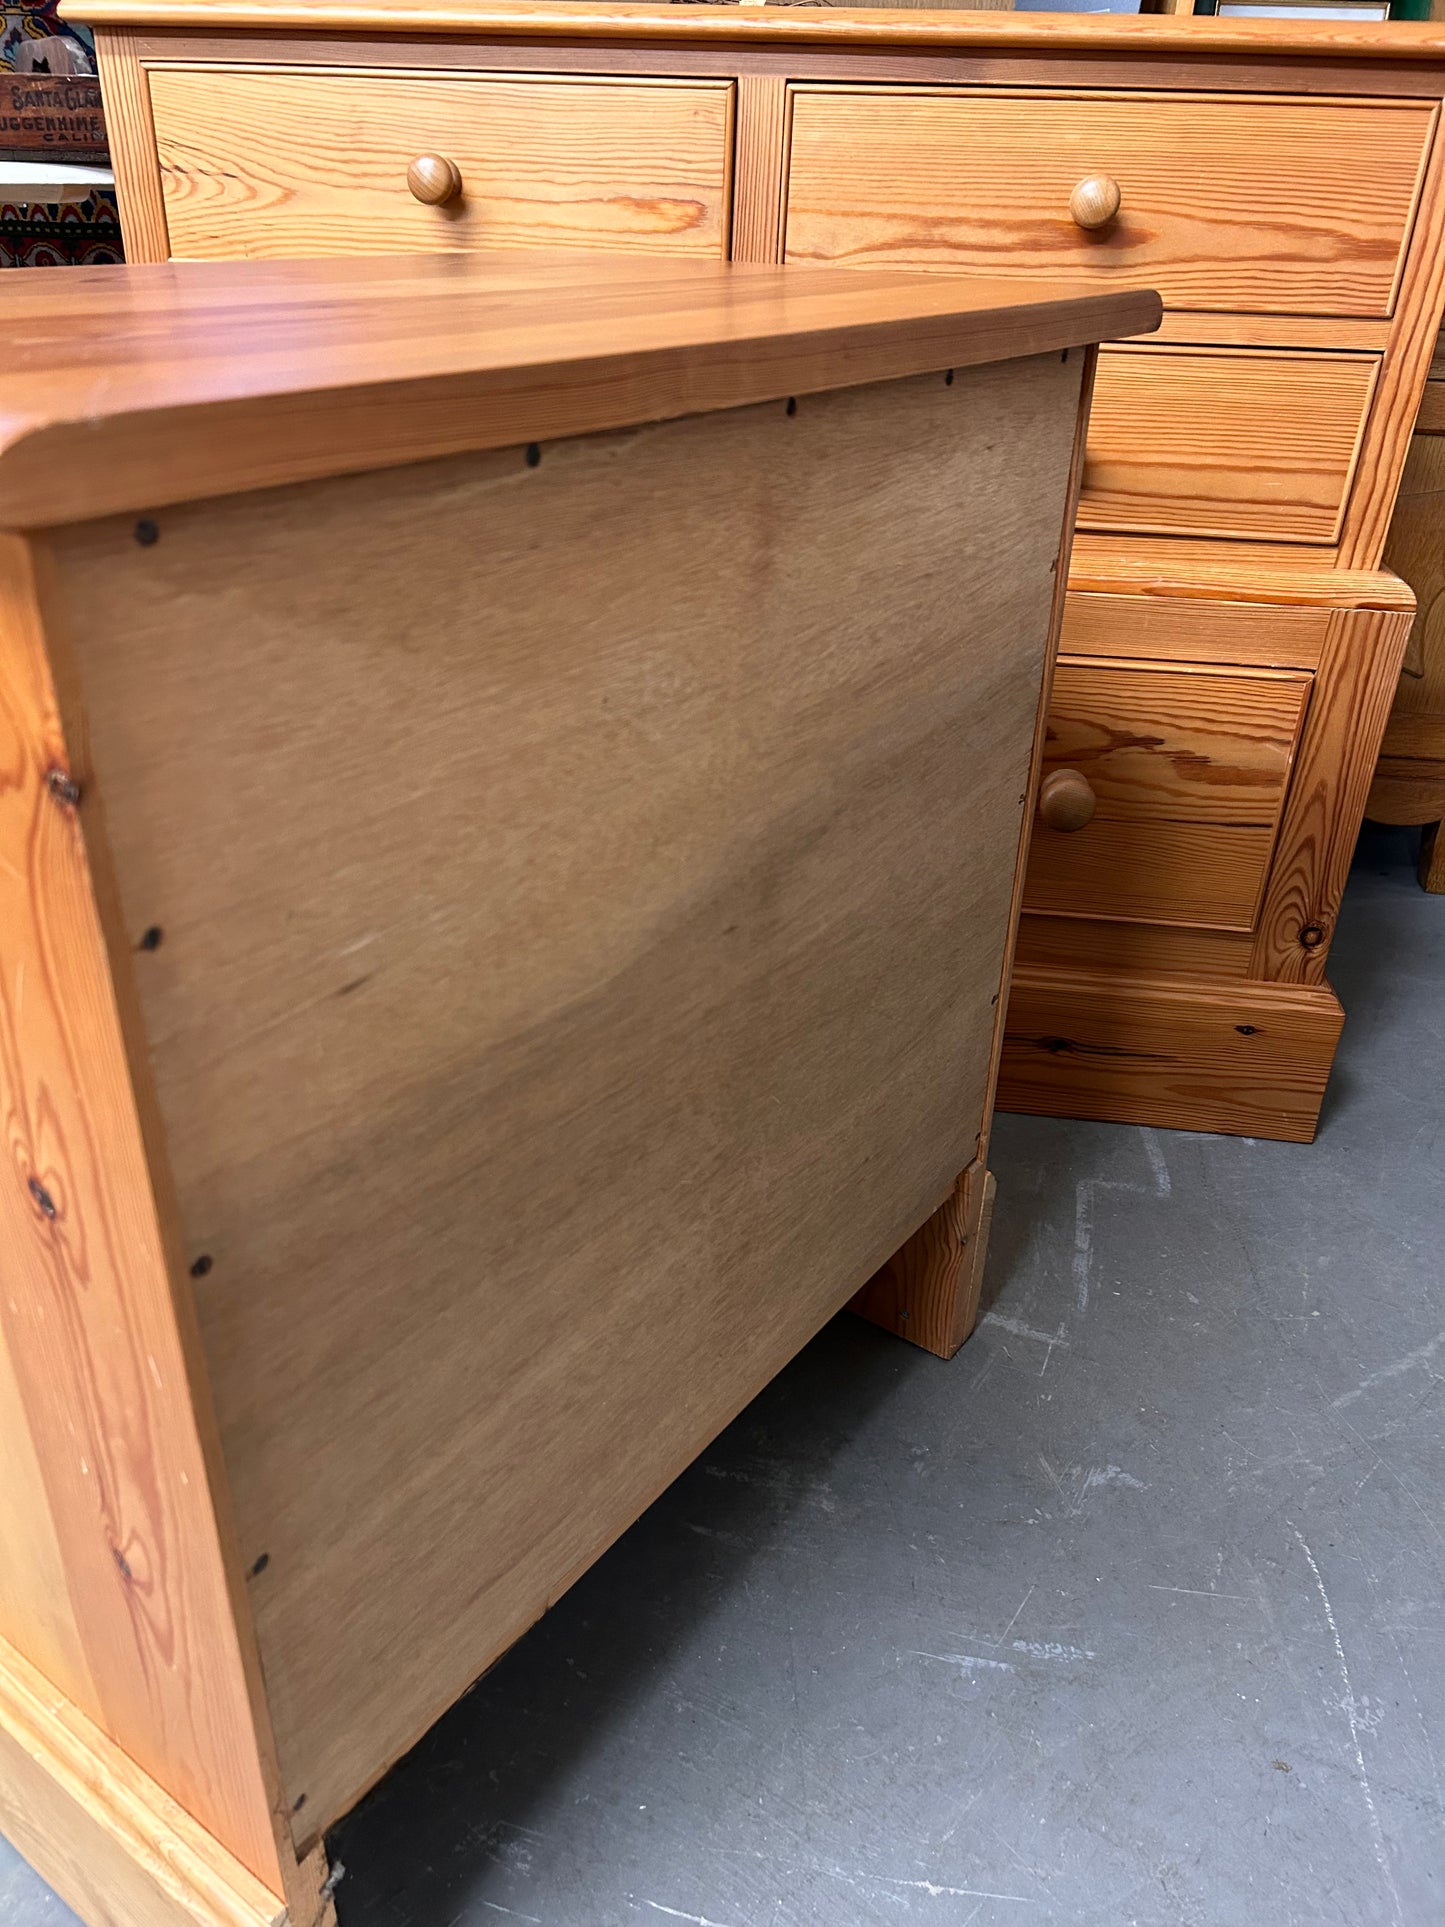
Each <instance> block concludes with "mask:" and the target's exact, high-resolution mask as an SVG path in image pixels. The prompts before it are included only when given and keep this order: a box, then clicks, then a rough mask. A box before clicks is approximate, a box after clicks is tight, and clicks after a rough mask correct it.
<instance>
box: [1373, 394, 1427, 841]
mask: <svg viewBox="0 0 1445 1927" xmlns="http://www.w3.org/2000/svg"><path fill="white" fill-rule="evenodd" d="M1428 385H1429V386H1430V387H1432V388H1434V387H1439V386H1441V385H1442V384H1440V383H1437V382H1431V383H1429V384H1428ZM1385 559H1386V561H1387V562H1388V563H1389V565H1390V567H1391V568H1394V569H1398V570H1399V572H1400V574H1401V575H1402V576H1403V577H1404V578H1405V580H1406V581H1407V582H1408V583H1409V584H1410V587H1411V588H1412V589H1413V590H1414V591H1415V594H1416V596H1417V598H1418V599H1419V604H1420V610H1419V614H1418V615H1417V617H1416V619H1415V627H1414V629H1413V630H1412V632H1411V635H1410V643H1409V649H1408V651H1407V653H1406V657H1405V668H1404V673H1403V674H1402V675H1401V677H1400V681H1399V683H1398V685H1397V687H1396V690H1395V697H1394V702H1393V705H1392V707H1391V710H1390V718H1389V721H1388V722H1387V723H1386V725H1385V735H1384V740H1383V742H1382V744H1381V747H1380V760H1379V763H1378V765H1377V766H1376V770H1375V776H1374V781H1373V782H1372V784H1371V786H1370V795H1369V800H1368V801H1367V803H1366V805H1365V814H1366V815H1367V816H1373V817H1375V818H1377V819H1378V820H1379V821H1380V822H1384V823H1434V822H1438V821H1439V820H1440V818H1441V817H1445V437H1442V436H1440V435H1436V434H1417V435H1416V437H1415V439H1414V441H1413V442H1412V443H1411V445H1410V454H1409V458H1408V460H1407V461H1406V463H1405V475H1404V480H1403V481H1402V483H1401V485H1400V498H1399V501H1398V503H1397V504H1396V507H1395V519H1394V521H1393V522H1392V523H1391V525H1390V540H1389V542H1388V544H1387V546H1386V549H1385ZM1432 855H1433V851H1432ZM1429 867H1430V866H1429V865H1428V864H1427V865H1426V869H1427V870H1428V869H1429Z"/></svg>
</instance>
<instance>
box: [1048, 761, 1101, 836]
mask: <svg viewBox="0 0 1445 1927" xmlns="http://www.w3.org/2000/svg"><path fill="white" fill-rule="evenodd" d="M1098 800H1099V799H1098V798H1097V797H1096V796H1095V794H1094V789H1093V785H1092V784H1091V783H1090V781H1089V779H1088V777H1087V776H1085V774H1084V772H1083V771H1082V770H1081V769H1056V770H1051V771H1050V772H1049V774H1048V775H1047V776H1046V777H1045V778H1044V780H1043V785H1042V787H1041V788H1040V790H1039V815H1040V816H1041V817H1042V818H1043V819H1044V821H1045V823H1047V824H1048V826H1049V828H1050V829H1051V830H1081V829H1083V827H1084V825H1085V824H1086V823H1088V822H1090V821H1091V820H1092V818H1093V814H1094V810H1095V807H1096V805H1097V803H1098Z"/></svg>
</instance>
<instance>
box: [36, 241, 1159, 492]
mask: <svg viewBox="0 0 1445 1927" xmlns="http://www.w3.org/2000/svg"><path fill="white" fill-rule="evenodd" d="M1158 312H1159V303H1158V297H1157V296H1155V295H1152V294H1150V293H1147V292H1138V293H1134V294H1131V295H1125V294H1104V293H1079V292H1077V291H1071V290H1068V289H1065V288H1060V289H1056V290H1054V292H1053V294H1052V295H1051V296H1048V297H1044V296H1041V295H1039V294H1038V293H1036V292H1034V291H1032V290H1030V289H1028V288H1024V287H1021V286H1020V285H1019V284H1018V283H1016V282H1000V281H989V280H978V279H974V278H972V277H970V278H969V279H967V280H965V279H963V278H961V277H957V278H956V277H943V276H939V275H933V274H913V275H909V274H880V275H875V276H868V277H864V276H861V275H859V274H856V273H854V272H853V271H852V270H850V269H847V268H837V269H827V268H819V269H816V270H810V271H809V272H808V273H806V274H795V273H790V272H789V271H788V270H786V269H784V268H780V267H767V266H762V265H755V264H751V263H734V264H730V265H729V264H725V263H711V262H700V261H686V260H677V261H665V262H664V261H650V260H645V259H638V258H635V257H626V256H606V255H594V256H590V257H588V258H587V259H585V260H584V259H582V258H581V257H579V256H577V255H576V254H573V255H560V256H559V255H555V254H554V255H541V256H538V255H529V254H525V253H502V254H499V255H495V256H488V257H486V258H485V259H482V258H479V257H477V256H475V255H414V256H406V257H399V258H385V259H383V258H380V257H372V258H366V257H360V258H351V259H348V258H344V257H337V258H335V259H332V260H325V261H307V262H270V263H265V264H262V263H257V264H254V265H252V266H251V267H250V268H249V269H248V270H247V271H246V272H245V273H243V274H237V273H236V272H235V270H234V268H233V267H232V265H231V264H230V263H225V262H216V263H196V264H191V265H188V266H184V267H182V266H174V265H172V266H166V267H150V268H137V269H125V270H123V271H122V270H118V269H115V268H77V269H75V270H74V271H73V272H71V273H68V274H66V275H63V276H58V275H51V274H47V273H46V272H44V271H43V270H35V271H23V270H22V271H16V272H14V273H11V274H7V275H5V276H3V277H0V323H3V324H4V325H5V327H6V330H7V339H8V340H9V341H10V343H11V359H10V365H9V371H8V373H7V378H6V387H5V394H4V399H3V403H0V527H3V526H5V525H6V524H7V523H8V524H10V525H12V526H20V527H31V526H35V525H38V524H46V523H53V522H63V521H73V520H79V519H81V518H83V517H85V516H93V515H99V514H104V513H109V512H111V511H115V510H121V509H150V508H153V507H156V506H158V505H160V504H163V503H166V502H174V501H180V500H187V499H195V498H201V497H205V496H208V495H220V494H229V493H231V492H232V491H233V490H237V489H247V488H268V487H274V486H276V485H278V484H280V483H283V482H288V481H296V480H300V479H303V478H306V477H311V476H319V475H333V474H338V473H342V472H345V471H348V470H356V469H363V470H364V469H369V468H374V467H375V466H376V465H377V464H378V463H401V462H416V461H423V460H426V459H428V458H429V457H432V456H436V455H443V454H450V453H454V452H456V451H458V450H462V449H472V448H496V447H508V446H511V447H516V446H518V445H521V444H525V443H528V442H537V443H541V442H544V441H547V440H550V439H553V438H554V437H558V436H563V435H572V434H579V433H586V432H589V431H592V430H595V429H601V428H617V427H623V426H628V425H631V424H633V423H635V422H637V421H639V420H642V419H647V418H652V419H661V418H663V417H667V416H677V415H684V414H696V413H698V412H701V411H705V410H710V409H725V408H734V407H739V406H742V405H744V404H746V403H749V402H756V401H763V400H768V399H771V398H773V397H775V396H785V395H790V394H791V395H803V394H809V393H814V392H817V391H818V390H820V389H828V388H836V387H838V386H840V385H852V384H855V383H864V382H870V381H882V380H889V379H892V378H894V377H896V376H899V375H909V374H918V373H922V372H924V371H926V370H930V369H946V368H966V367H969V366H972V365H975V364H978V363H981V362H988V361H997V360H999V359H1002V358H1007V357H1013V356H1021V355H1028V354H1042V353H1045V352H1048V351H1053V352H1056V353H1057V352H1058V351H1060V350H1062V349H1065V348H1069V347H1073V346H1074V345H1076V344H1080V343H1087V342H1093V341H1097V340H1099V339H1101V338H1102V337H1103V336H1105V335H1108V334H1111V333H1114V332H1117V329H1118V327H1119V326H1120V325H1123V326H1126V327H1129V328H1147V327H1148V326H1149V325H1150V322H1151V319H1152V318H1154V317H1157V315H1158ZM218 343H219V344H222V351H221V352H218ZM559 365H563V366H565V368H566V379H565V380H562V379H559V377H558V372H557V371H558V367H559Z"/></svg>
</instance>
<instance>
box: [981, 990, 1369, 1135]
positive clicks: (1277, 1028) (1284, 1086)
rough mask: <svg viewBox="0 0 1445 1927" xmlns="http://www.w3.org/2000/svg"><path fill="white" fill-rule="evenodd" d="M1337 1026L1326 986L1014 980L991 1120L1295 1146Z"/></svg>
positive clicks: (1313, 1116)
mask: <svg viewBox="0 0 1445 1927" xmlns="http://www.w3.org/2000/svg"><path fill="white" fill-rule="evenodd" d="M1343 1021H1344V1013H1343V1012H1342V1010H1341V1009H1340V1006H1339V1002H1338V1000H1337V998H1336V997H1335V995H1334V992H1333V991H1332V990H1330V989H1329V988H1328V987H1327V986H1325V985H1319V986H1305V985H1274V984H1261V983H1238V984H1233V983H1230V984H1218V983H1209V982H1199V983H1188V984H1186V983H1167V982H1158V983H1150V982H1149V981H1147V980H1146V979H1141V978H1138V977H1130V976H1124V975H1109V974H1105V973H1102V972H1101V973H1098V974H1097V975H1096V974H1094V973H1091V972H1088V971H1083V970H1078V969H1075V970H1073V971H1071V972H1070V973H1069V975H1067V976H1066V975H1063V974H1062V973H1056V972H1054V971H1048V970H1035V969H1033V968H1028V969H1020V970H1017V971H1015V973H1014V980H1013V988H1012V991H1011V993H1010V997H1009V1020H1008V1037H1007V1041H1006V1043H1005V1045H1004V1064H1003V1074H1002V1076H1001V1078H1000V1080H999V1096H998V1101H999V1109H1000V1110H1005V1111H1034V1112H1041V1113H1042V1114H1043V1115H1044V1116H1046V1117H1093V1118H1103V1119H1104V1120H1105V1121H1108V1120H1111V1119H1113V1120H1117V1121H1119V1122H1127V1123H1131V1124H1159V1125H1164V1126H1166V1127H1168V1128H1170V1129H1173V1130H1182V1131H1225V1132H1232V1133H1234V1134H1236V1135H1239V1136H1244V1137H1269V1138H1282V1139H1284V1140H1286V1141H1292V1142H1297V1143H1308V1142H1309V1141H1310V1139H1311V1138H1312V1137H1313V1136H1314V1134H1315V1127H1316V1125H1317V1123H1318V1121H1319V1111H1320V1104H1321V1102H1322V1100H1323V1098H1324V1091H1325V1083H1326V1081H1327V1079H1328V1077H1329V1073H1330V1063H1331V1060H1332V1059H1333V1057H1334V1051H1335V1045H1336V1044H1337V1042H1338V1041H1339V1035H1340V1027H1341V1025H1342V1023H1343Z"/></svg>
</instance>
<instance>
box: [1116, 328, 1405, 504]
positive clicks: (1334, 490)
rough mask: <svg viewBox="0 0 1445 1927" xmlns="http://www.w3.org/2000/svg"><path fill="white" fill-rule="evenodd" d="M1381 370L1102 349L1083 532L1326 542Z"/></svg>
mask: <svg viewBox="0 0 1445 1927" xmlns="http://www.w3.org/2000/svg"><path fill="white" fill-rule="evenodd" d="M1379 365H1380V364H1379V359H1378V357H1376V356H1373V355H1335V354H1286V353H1283V352H1277V353H1272V354H1264V353H1253V352H1248V351H1245V350H1230V349H1197V348H1135V347H1128V348H1108V349H1106V350H1105V351H1104V353H1103V354H1101V355H1100V357H1099V376H1098V383H1097V386H1096V387H1095V390H1094V411H1093V417H1092V419H1091V422H1090V425H1089V458H1088V462H1087V465H1086V467H1085V470H1084V494H1083V499H1082V501H1081V503H1080V505H1079V523H1080V526H1081V528H1085V529H1093V530H1101V529H1109V530H1114V531H1121V532H1122V531H1126V530H1129V531H1138V532H1140V533H1145V534H1147V533H1151V532H1152V533H1155V534H1176V535H1193V536H1200V535H1216V536H1217V535H1223V536H1251V535H1252V536H1267V537H1270V538H1271V539H1273V540H1275V541H1283V542H1332V541H1334V540H1335V539H1336V538H1337V536H1338V535H1339V531H1340V526H1341V522H1342V519H1343V515H1344V505H1345V499H1346V497H1347V495H1348V493H1349V488H1350V482H1351V480H1352V478H1353V475H1354V470H1355V457H1356V453H1357V450H1358V448H1359V442H1360V435H1361V432H1362V429H1363V426H1364V422H1365V419H1366V415H1367V413H1368V410H1369V406H1370V398H1371V396H1372V394H1373V392H1374V387H1375V379H1376V375H1377V373H1378V370H1379Z"/></svg>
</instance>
